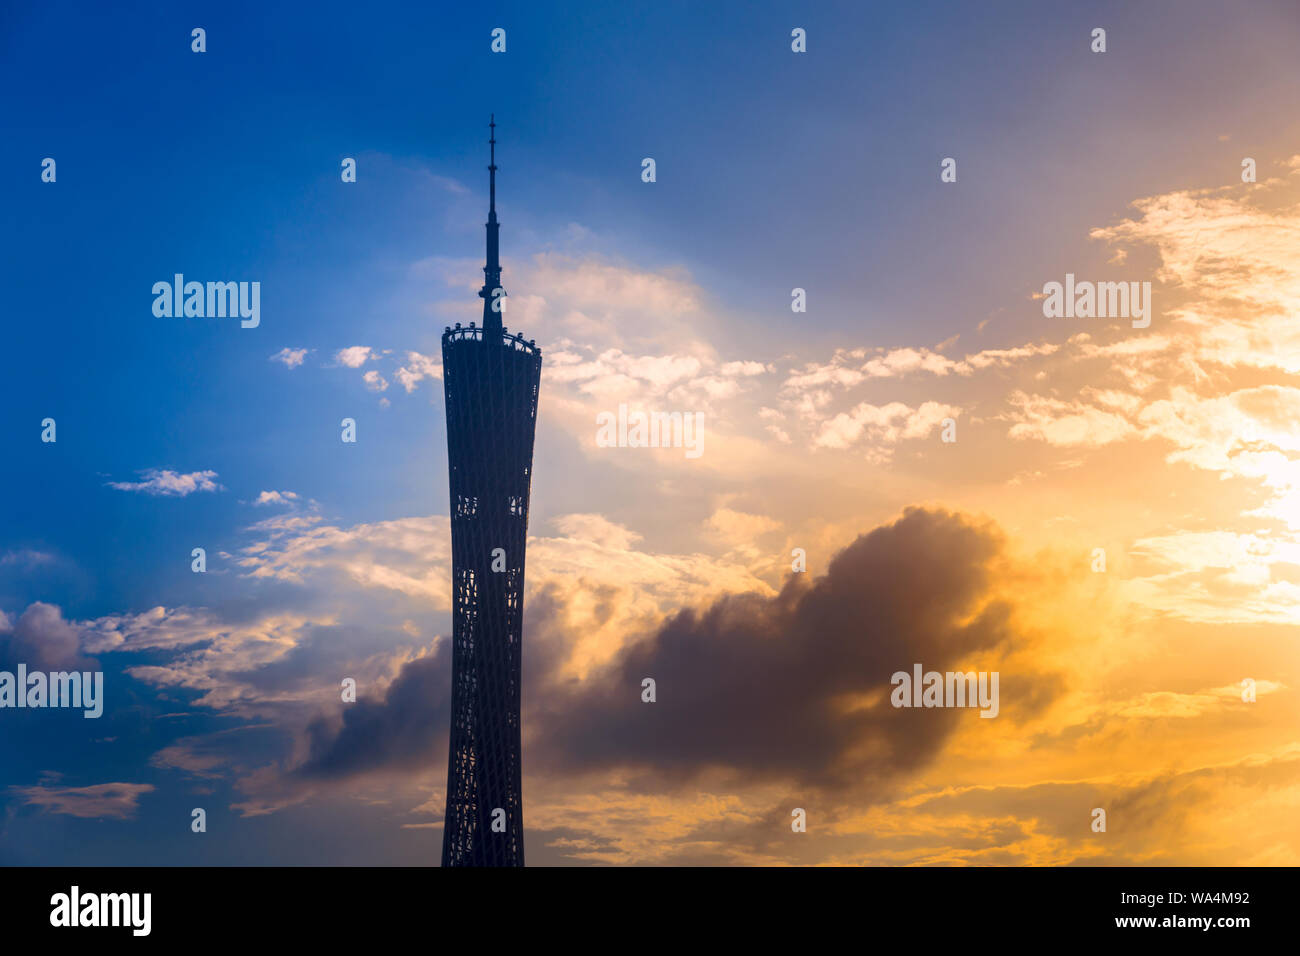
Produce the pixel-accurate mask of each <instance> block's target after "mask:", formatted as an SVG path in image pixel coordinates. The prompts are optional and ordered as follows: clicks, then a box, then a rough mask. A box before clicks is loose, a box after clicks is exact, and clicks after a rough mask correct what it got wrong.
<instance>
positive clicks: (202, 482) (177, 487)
mask: <svg viewBox="0 0 1300 956" xmlns="http://www.w3.org/2000/svg"><path fill="white" fill-rule="evenodd" d="M140 474H141V475H142V476H143V477H144V481H110V482H109V483H108V486H109V487H110V488H116V489H117V490H118V491H141V492H144V493H145V494H147V495H167V496H172V497H179V498H183V497H185V496H186V495H192V494H194V493H195V492H196V491H220V490H221V485H219V484H217V482H216V481H215V479H216V477H217V473H216V472H215V471H191V472H189V473H188V474H179V473H177V472H174V471H171V470H169V469H162V470H159V469H157V468H150V469H147V470H145V471H142V472H140Z"/></svg>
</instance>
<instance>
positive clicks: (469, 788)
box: [442, 117, 542, 866]
mask: <svg viewBox="0 0 1300 956" xmlns="http://www.w3.org/2000/svg"><path fill="white" fill-rule="evenodd" d="M490 125H491V130H492V136H491V138H490V139H489V141H488V142H489V143H490V144H491V157H492V158H491V163H490V165H489V166H488V173H489V182H490V188H491V199H490V205H489V212H488V221H487V265H486V266H484V268H483V275H484V283H483V288H482V290H481V291H480V292H479V295H480V296H481V297H482V298H483V325H482V327H476V326H475V325H474V323H473V322H471V323H470V326H469V328H467V329H466V328H461V326H460V323H459V322H457V323H456V327H455V328H449V329H447V330H446V331H444V332H443V334H442V380H443V394H444V396H445V398H446V406H447V469H448V477H449V485H450V491H451V553H452V603H453V610H452V614H453V629H452V672H453V673H452V695H451V698H452V714H451V748H450V752H449V754H448V758H447V816H446V823H445V825H444V827H443V831H442V865H443V866H523V865H524V821H523V795H522V791H521V786H520V757H521V755H520V723H519V696H520V658H521V650H522V645H521V639H522V637H523V633H522V632H523V627H522V625H523V620H522V619H523V610H524V547H525V545H526V543H527V540H528V497H529V489H530V483H531V479H532V470H533V436H534V432H535V428H536V424H537V395H538V385H539V383H540V380H541V373H542V352H541V350H540V349H539V348H537V346H536V344H535V343H534V342H525V341H524V339H523V337H522V336H520V335H511V334H509V332H508V330H507V329H506V328H505V326H503V325H502V323H501V310H502V309H503V308H504V305H505V301H504V300H505V290H504V289H503V288H502V287H501V261H500V249H499V231H500V225H499V224H498V222H497V208H496V207H497V188H496V182H497V180H496V175H497V166H496V118H495V117H493V120H492V123H491V124H490ZM498 549H499V550H498ZM497 810H502V811H504V814H505V815H504V825H505V830H504V832H499V829H500V827H499V825H498V830H497V831H494V829H493V821H494V816H495V817H496V818H497V819H500V817H501V815H500V814H498V813H495V811H497Z"/></svg>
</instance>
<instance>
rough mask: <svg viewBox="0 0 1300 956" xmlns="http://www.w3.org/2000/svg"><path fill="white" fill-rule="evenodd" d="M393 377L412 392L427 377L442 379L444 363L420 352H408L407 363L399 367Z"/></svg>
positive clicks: (435, 379)
mask: <svg viewBox="0 0 1300 956" xmlns="http://www.w3.org/2000/svg"><path fill="white" fill-rule="evenodd" d="M393 377H394V378H396V379H397V384H399V385H401V386H402V388H404V389H406V391H407V394H410V393H411V392H413V391H415V390H416V389H417V388H418V387H419V385H420V382H421V381H422V380H424V379H426V378H428V379H432V380H434V381H437V382H440V381H442V363H441V362H439V361H437V360H436V359H433V358H431V357H430V356H428V355H421V354H420V353H419V352H407V353H406V364H405V365H403V366H402V367H401V368H399V369H398V370H397V372H396V373H395V374H394V376H393Z"/></svg>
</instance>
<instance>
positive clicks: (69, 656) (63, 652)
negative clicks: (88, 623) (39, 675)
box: [0, 601, 91, 672]
mask: <svg viewBox="0 0 1300 956" xmlns="http://www.w3.org/2000/svg"><path fill="white" fill-rule="evenodd" d="M5 632H8V633H5ZM19 663H23V664H26V665H27V667H28V668H29V669H30V670H38V671H46V672H49V671H64V670H81V669H84V667H85V666H86V665H88V664H89V663H91V662H89V661H88V660H87V659H86V658H84V657H83V656H82V641H81V632H80V630H79V629H78V628H77V627H76V626H74V625H72V624H70V623H69V622H68V621H65V620H64V619H63V612H62V611H61V610H60V609H59V608H58V607H56V606H55V605H53V604H46V603H44V602H43V601H36V602H34V603H33V604H30V605H28V607H27V609H26V610H25V611H23V613H22V614H21V615H20V616H19V617H18V620H17V621H15V622H13V624H12V625H11V626H10V625H9V621H8V618H4V619H3V620H0V664H3V665H5V666H6V667H7V668H12V666H13V665H16V664H19Z"/></svg>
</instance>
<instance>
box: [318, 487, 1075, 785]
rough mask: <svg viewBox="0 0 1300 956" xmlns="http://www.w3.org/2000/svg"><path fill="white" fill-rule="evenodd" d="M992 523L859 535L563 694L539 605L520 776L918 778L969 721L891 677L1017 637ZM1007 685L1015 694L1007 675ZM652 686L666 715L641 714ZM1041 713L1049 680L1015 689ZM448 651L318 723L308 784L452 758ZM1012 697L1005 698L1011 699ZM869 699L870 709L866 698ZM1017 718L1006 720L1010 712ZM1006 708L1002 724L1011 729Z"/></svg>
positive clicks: (916, 521) (908, 516)
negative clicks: (915, 697) (893, 691)
mask: <svg viewBox="0 0 1300 956" xmlns="http://www.w3.org/2000/svg"><path fill="white" fill-rule="evenodd" d="M1001 549H1002V538H1001V535H1000V534H999V533H998V532H997V531H996V529H994V528H993V527H992V526H989V525H983V524H976V523H973V522H972V521H970V520H969V519H967V518H963V517H961V516H959V515H955V514H951V513H949V512H946V511H931V510H924V509H916V508H913V509H909V510H908V511H907V512H905V514H904V515H903V517H902V518H900V519H898V520H897V521H896V522H894V523H893V524H890V525H887V526H884V527H880V528H877V529H875V530H874V531H872V532H870V533H868V534H865V535H863V536H861V537H859V538H858V539H857V540H856V541H855V542H854V543H853V544H851V545H849V546H848V547H847V548H845V549H844V550H843V551H841V552H840V553H839V554H838V555H836V556H835V558H834V559H833V560H832V561H831V563H830V566H829V570H828V571H827V573H826V575H825V576H823V577H821V578H818V579H816V580H813V581H809V580H808V579H807V578H806V577H805V576H803V575H793V576H792V577H791V579H790V580H789V582H788V583H787V584H786V585H785V587H784V588H783V589H782V590H781V592H780V593H779V594H777V595H775V596H773V597H767V596H762V595H757V594H741V595H730V596H727V597H724V598H722V599H720V600H718V601H716V602H714V603H713V604H712V605H710V606H708V607H704V608H698V609H696V608H691V609H686V610H683V611H681V612H679V613H677V614H675V615H673V616H672V617H671V618H669V619H668V620H667V621H666V622H665V623H664V624H663V625H662V626H661V627H660V628H659V629H658V630H657V631H656V632H654V633H653V634H651V635H649V636H647V637H646V638H645V639H643V640H641V641H639V642H637V643H635V644H633V645H631V646H630V647H628V648H626V649H625V650H624V651H623V652H622V653H621V654H620V655H619V656H618V657H617V658H616V659H615V661H614V662H613V663H612V664H611V665H610V666H609V667H607V668H606V669H605V670H604V671H602V672H600V673H597V674H594V675H592V676H590V677H589V678H588V679H587V680H585V681H581V682H579V681H560V680H558V679H557V678H556V676H555V674H556V669H557V665H558V662H559V660H560V659H561V657H562V654H561V653H560V652H559V650H558V648H559V647H560V646H561V644H560V642H562V641H565V640H568V641H571V640H572V639H573V635H567V634H565V633H564V629H563V625H562V623H561V622H562V621H563V620H564V615H563V614H562V613H560V612H561V610H562V607H561V603H560V602H561V601H562V597H561V596H559V595H557V594H556V593H554V592H553V591H543V592H542V593H540V594H537V595H534V597H533V598H532V599H531V600H530V607H529V618H528V623H527V626H526V634H525V638H526V640H527V642H528V654H527V655H526V660H527V662H528V667H527V668H526V674H525V706H526V713H525V724H526V726H527V728H528V736H527V742H526V751H527V753H526V755H525V761H526V762H525V766H526V767H527V768H528V769H529V771H530V772H532V773H543V774H546V775H548V776H549V775H553V774H571V773H583V772H586V771H593V772H599V771H603V770H607V769H611V768H615V767H617V768H622V769H625V770H629V771H632V772H633V773H634V774H636V775H637V776H638V777H641V778H644V780H645V781H647V782H651V786H652V787H653V786H655V785H658V786H661V787H673V786H677V785H680V784H682V783H684V782H686V781H687V780H689V779H690V778H691V777H694V776H696V775H697V774H699V773H701V772H704V771H721V772H722V773H723V774H724V775H726V776H728V777H730V778H732V779H733V780H734V782H745V781H763V780H770V781H786V782H790V783H792V784H794V785H797V786H798V787H800V788H807V787H815V788H841V787H848V786H852V787H856V788H861V787H866V788H868V789H870V788H871V787H872V785H874V784H879V783H884V782H886V781H888V780H890V779H892V778H894V777H896V776H897V775H898V774H900V773H905V772H907V771H909V770H913V769H916V768H918V767H920V766H923V765H924V764H926V763H927V762H929V761H930V760H932V759H933V758H934V757H935V756H936V755H937V753H938V752H939V751H940V750H941V749H942V747H943V744H944V741H945V740H946V739H947V737H948V736H949V735H950V733H951V732H952V731H953V729H954V728H955V727H956V725H957V722H958V721H961V720H979V719H980V718H978V716H977V711H975V710H971V709H911V708H909V709H895V708H894V707H892V706H890V703H889V699H888V691H889V690H890V684H889V678H890V675H891V674H893V673H894V672H895V671H898V670H910V669H911V667H912V665H913V664H914V663H921V664H923V665H924V666H925V668H926V669H927V670H940V671H943V670H949V669H954V668H955V666H956V665H958V664H960V665H962V666H963V667H965V668H972V669H978V670H999V669H1000V668H999V661H1000V660H1001V658H1002V656H1003V653H1004V652H1005V651H1008V650H1010V649H1012V648H1013V647H1015V646H1016V645H1017V643H1018V641H1019V640H1020V636H1019V635H1018V634H1017V633H1016V632H1015V629H1014V627H1013V624H1012V615H1011V607H1010V605H1009V604H1008V603H1007V602H1005V601H1003V600H999V599H996V598H994V597H993V596H992V595H993V592H994V584H995V582H993V581H992V580H991V577H992V575H993V574H994V573H995V571H994V567H995V565H996V563H997V559H998V557H999V555H1000V552H1001ZM1008 676H1011V677H1013V679H1012V680H1011V681H1010V685H1011V686H1013V687H1014V686H1015V685H1016V684H1017V683H1018V681H1017V680H1015V679H1014V675H1008ZM645 677H653V678H654V679H655V681H656V684H657V698H658V699H657V702H656V703H653V704H647V703H643V702H642V701H641V681H642V679H643V678H645ZM1020 682H1023V686H1024V688H1025V689H1026V690H1029V689H1030V688H1031V687H1032V688H1033V697H1034V700H1033V707H1032V709H1033V710H1037V709H1040V708H1041V707H1042V706H1045V705H1046V704H1047V703H1049V702H1050V700H1051V699H1052V698H1054V697H1055V696H1056V695H1057V694H1059V693H1060V691H1061V689H1062V685H1061V683H1060V681H1059V679H1056V678H1054V677H1052V678H1048V679H1045V680H1039V679H1037V678H1035V679H1033V680H1030V679H1028V677H1027V676H1026V675H1022V676H1021V681H1020ZM450 683H451V680H450V654H449V653H447V654H440V655H438V656H433V657H426V658H421V659H419V660H416V661H412V662H411V663H409V664H407V665H406V666H405V667H404V668H403V670H402V671H401V674H400V675H399V676H398V678H397V679H396V680H395V681H394V683H393V684H392V685H391V687H390V688H389V690H388V694H387V696H386V698H385V699H384V700H382V701H378V700H362V701H358V702H357V703H356V704H354V705H349V706H346V707H344V709H343V712H342V719H341V722H340V721H338V720H337V719H334V720H331V719H324V718H322V719H320V720H318V721H316V722H315V723H314V724H313V725H312V727H311V729H310V748H309V756H308V758H307V760H306V762H305V763H304V764H303V765H302V766H301V767H300V768H299V769H298V771H297V773H298V774H300V775H305V776H311V777H337V776H347V775H351V774H355V773H362V772H366V771H370V770H378V769H384V768H395V767H410V768H414V767H420V768H424V769H428V768H429V767H433V766H436V765H438V764H439V763H441V762H442V761H444V760H445V759H446V756H445V755H446V734H447V724H448V705H449V695H450ZM1007 691H1008V684H1007V683H1004V684H1003V687H1002V692H1003V697H1004V700H1005V698H1006V696H1007ZM873 694H874V695H875V696H874V697H871V696H870V695H873ZM1008 710H1010V711H1011V713H1010V716H1008V715H1007V711H1008ZM1015 716H1016V711H1015V708H1014V707H1013V708H1007V707H1006V706H1005V705H1004V716H1003V717H1002V719H1004V720H1006V719H1015Z"/></svg>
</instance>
